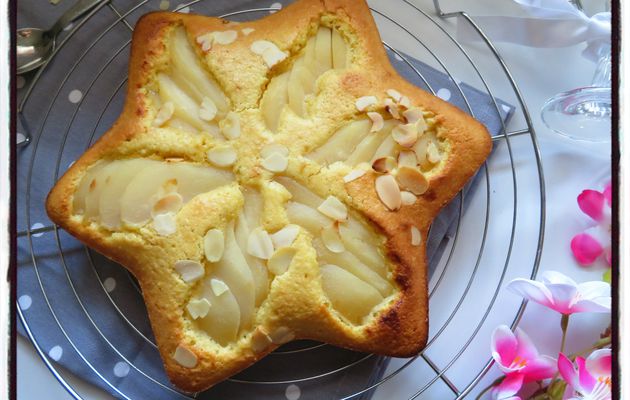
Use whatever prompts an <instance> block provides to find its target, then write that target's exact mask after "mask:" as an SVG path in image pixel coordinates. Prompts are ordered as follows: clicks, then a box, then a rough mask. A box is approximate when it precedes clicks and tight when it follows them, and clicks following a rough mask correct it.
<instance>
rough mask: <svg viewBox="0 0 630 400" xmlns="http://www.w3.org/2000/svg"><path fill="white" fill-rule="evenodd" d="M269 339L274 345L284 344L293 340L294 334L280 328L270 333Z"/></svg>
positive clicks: (284, 328) (284, 327) (282, 327)
mask: <svg viewBox="0 0 630 400" xmlns="http://www.w3.org/2000/svg"><path fill="white" fill-rule="evenodd" d="M269 337H270V338H271V341H272V342H273V343H274V344H285V343H288V342H290V341H291V340H293V339H295V333H293V332H291V330H290V329H289V328H287V327H286V326H281V327H279V328H276V329H275V330H274V331H272V332H271V333H270V334H269Z"/></svg>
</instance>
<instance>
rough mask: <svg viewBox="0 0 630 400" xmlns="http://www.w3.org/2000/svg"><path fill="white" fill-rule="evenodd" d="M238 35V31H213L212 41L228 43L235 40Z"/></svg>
mask: <svg viewBox="0 0 630 400" xmlns="http://www.w3.org/2000/svg"><path fill="white" fill-rule="evenodd" d="M237 37H238V32H236V31H232V30H229V31H220V32H214V42H215V43H218V44H223V45H226V44H230V43H232V42H234V41H235V40H236V38H237Z"/></svg>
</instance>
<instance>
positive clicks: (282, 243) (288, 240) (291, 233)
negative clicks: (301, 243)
mask: <svg viewBox="0 0 630 400" xmlns="http://www.w3.org/2000/svg"><path fill="white" fill-rule="evenodd" d="M298 233H300V227H299V226H297V225H293V224H289V225H287V226H285V227H284V228H282V229H280V230H279V231H277V232H276V233H273V234H271V241H272V242H273V246H274V247H275V248H276V249H280V248H282V247H289V246H291V245H292V244H293V242H294V241H295V238H297V235H298Z"/></svg>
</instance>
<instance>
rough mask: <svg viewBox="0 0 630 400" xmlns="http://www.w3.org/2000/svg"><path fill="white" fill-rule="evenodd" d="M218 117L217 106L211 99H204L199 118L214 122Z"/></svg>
mask: <svg viewBox="0 0 630 400" xmlns="http://www.w3.org/2000/svg"><path fill="white" fill-rule="evenodd" d="M216 116H217V106H216V105H215V104H214V101H212V99H211V98H209V97H204V98H203V100H202V101H201V106H200V107H199V118H200V119H202V120H204V121H212V120H213V119H214V117H216Z"/></svg>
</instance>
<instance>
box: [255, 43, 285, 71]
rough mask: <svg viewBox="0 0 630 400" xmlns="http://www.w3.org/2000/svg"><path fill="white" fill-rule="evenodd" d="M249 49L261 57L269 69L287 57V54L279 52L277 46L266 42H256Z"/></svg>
mask: <svg viewBox="0 0 630 400" xmlns="http://www.w3.org/2000/svg"><path fill="white" fill-rule="evenodd" d="M250 49H251V50H252V51H253V52H254V53H256V54H258V55H259V56H262V58H263V61H264V62H265V64H267V66H268V67H269V68H271V67H273V66H274V65H276V64H277V63H279V62H281V61H282V60H284V59H285V58H287V57H288V54H287V53H285V52H283V51H282V50H280V48H278V46H276V45H275V44H274V43H272V42H270V41H268V40H257V41H255V42H254V43H252V45H251V46H250Z"/></svg>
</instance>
